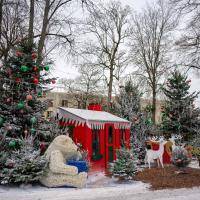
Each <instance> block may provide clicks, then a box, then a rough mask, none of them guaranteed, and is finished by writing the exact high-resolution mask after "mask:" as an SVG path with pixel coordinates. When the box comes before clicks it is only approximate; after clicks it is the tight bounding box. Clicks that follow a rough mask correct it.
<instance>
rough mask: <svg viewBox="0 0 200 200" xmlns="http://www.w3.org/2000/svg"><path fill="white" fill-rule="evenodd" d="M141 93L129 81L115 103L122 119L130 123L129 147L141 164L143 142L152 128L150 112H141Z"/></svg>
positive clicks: (143, 149)
mask: <svg viewBox="0 0 200 200" xmlns="http://www.w3.org/2000/svg"><path fill="white" fill-rule="evenodd" d="M141 97H142V93H141V92H140V91H139V89H138V86H137V85H134V84H133V82H132V81H131V80H128V81H127V82H126V83H125V86H124V87H121V90H120V94H119V96H118V101H117V106H116V107H117V109H116V110H117V112H118V115H119V116H120V117H122V118H126V119H127V120H129V121H130V122H132V123H131V147H132V149H133V151H134V153H135V154H136V155H137V157H138V159H139V160H140V162H141V163H143V161H144V157H145V141H146V139H147V136H148V135H147V133H149V132H150V131H151V130H152V128H153V126H152V125H153V123H152V121H151V111H148V110H144V111H142V110H141Z"/></svg>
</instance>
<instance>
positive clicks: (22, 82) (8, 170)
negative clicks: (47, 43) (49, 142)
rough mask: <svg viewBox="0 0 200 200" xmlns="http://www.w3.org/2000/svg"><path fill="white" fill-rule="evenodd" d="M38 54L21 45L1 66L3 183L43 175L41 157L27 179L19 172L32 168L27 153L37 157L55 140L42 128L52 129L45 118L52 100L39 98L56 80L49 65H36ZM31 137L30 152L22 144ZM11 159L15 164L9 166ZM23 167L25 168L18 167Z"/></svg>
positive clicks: (0, 160)
mask: <svg viewBox="0 0 200 200" xmlns="http://www.w3.org/2000/svg"><path fill="white" fill-rule="evenodd" d="M35 52H36V49H35V48H34V46H33V45H30V44H28V43H22V44H21V45H20V46H19V47H18V48H17V50H16V52H13V53H12V52H11V57H10V59H9V60H8V62H7V63H4V64H3V65H2V66H1V67H0V94H1V95H0V152H1V153H0V172H3V173H1V174H0V181H1V183H10V182H31V181H33V177H38V176H37V175H34V174H35V173H37V174H40V173H39V171H40V170H41V171H42V170H43V167H45V165H42V164H41V165H40V164H39V163H40V159H41V160H43V158H42V157H40V156H39V157H37V159H36V161H35V164H34V165H33V166H35V168H34V167H31V168H30V169H29V171H28V172H29V173H27V174H26V176H21V173H22V172H20V170H22V171H25V169H28V168H27V166H30V162H28V161H27V160H28V159H29V157H27V154H33V155H38V150H39V147H41V144H42V142H43V143H44V142H45V140H46V139H47V138H48V139H50V138H49V137H52V135H50V134H49V135H47V131H46V130H45V129H44V128H42V126H45V125H46V128H47V127H49V126H53V125H52V124H51V125H50V124H46V121H45V120H44V118H43V113H44V111H45V110H46V109H47V107H48V105H49V101H48V100H46V101H41V100H40V99H39V98H40V97H42V95H43V92H44V91H43V87H44V85H45V84H49V83H51V82H53V83H54V82H55V79H51V78H48V76H47V75H48V73H49V65H47V64H40V65H38V64H37V63H36V59H37V54H36V53H35ZM48 133H49V132H48ZM30 137H31V138H32V139H31V141H32V148H31V150H30V148H25V147H24V145H25V144H27V143H26V142H25V143H24V142H23V141H24V140H26V139H27V138H30ZM46 137H47V138H46ZM27 149H28V150H27ZM26 150H27V151H26ZM13 155H16V156H13ZM17 155H18V156H17ZM22 158H23V159H22ZM30 158H31V159H32V157H30ZM20 159H22V160H21V161H20ZM11 160H12V165H11V164H9V165H8V163H10V161H11ZM41 162H42V161H41ZM37 163H38V164H39V166H40V167H39V169H38V168H37V166H36V165H37ZM42 163H43V162H42ZM20 164H21V165H24V166H21V167H19V165H20ZM36 168H37V170H36ZM16 170H17V171H16ZM17 174H18V176H17ZM6 177H10V179H9V180H8V179H6ZM5 179H6V181H5ZM34 180H35V178H34Z"/></svg>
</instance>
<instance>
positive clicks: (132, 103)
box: [118, 80, 141, 121]
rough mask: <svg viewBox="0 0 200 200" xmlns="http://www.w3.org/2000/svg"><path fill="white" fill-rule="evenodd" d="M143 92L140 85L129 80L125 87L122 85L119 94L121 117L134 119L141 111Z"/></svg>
mask: <svg viewBox="0 0 200 200" xmlns="http://www.w3.org/2000/svg"><path fill="white" fill-rule="evenodd" d="M140 98H141V93H140V92H139V90H138V87H137V86H136V85H134V84H133V83H132V81H131V80H128V81H127V82H126V83H125V86H124V87H121V90H120V94H119V96H118V104H119V106H118V109H119V114H120V116H121V117H123V118H126V119H127V120H129V121H132V120H133V118H136V117H137V116H138V114H139V113H140Z"/></svg>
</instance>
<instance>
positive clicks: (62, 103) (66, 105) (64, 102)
mask: <svg viewBox="0 0 200 200" xmlns="http://www.w3.org/2000/svg"><path fill="white" fill-rule="evenodd" d="M61 106H63V107H68V100H65V99H63V100H62V102H61Z"/></svg>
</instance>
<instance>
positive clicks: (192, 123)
mask: <svg viewBox="0 0 200 200" xmlns="http://www.w3.org/2000/svg"><path fill="white" fill-rule="evenodd" d="M190 82H191V80H188V79H187V76H185V75H182V74H181V73H180V72H179V71H175V72H173V73H172V75H171V77H170V78H168V82H167V86H166V87H163V92H164V94H165V96H166V97H167V99H166V103H165V105H164V107H163V109H162V129H163V131H164V132H169V133H173V134H181V135H182V136H183V139H184V140H189V139H192V137H193V136H194V135H195V134H197V133H198V129H199V128H200V121H199V116H200V110H199V108H195V106H194V101H195V99H196V98H197V97H198V94H199V93H196V92H193V93H191V94H190V93H189V89H190Z"/></svg>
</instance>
